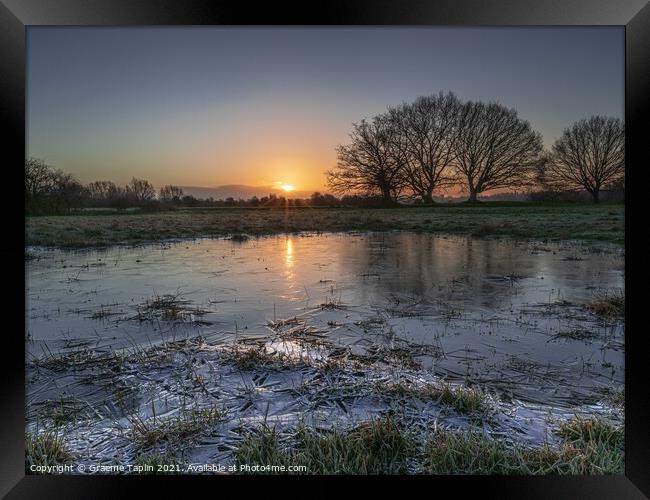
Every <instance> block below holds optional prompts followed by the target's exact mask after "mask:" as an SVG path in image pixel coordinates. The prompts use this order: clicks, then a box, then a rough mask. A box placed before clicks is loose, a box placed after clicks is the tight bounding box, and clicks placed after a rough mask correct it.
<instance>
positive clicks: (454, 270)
mask: <svg viewBox="0 0 650 500" xmlns="http://www.w3.org/2000/svg"><path fill="white" fill-rule="evenodd" d="M356 240H357V241H356V242H355V244H343V245H341V246H340V252H341V260H342V261H343V262H345V263H346V264H347V265H348V266H350V267H349V269H347V271H348V272H349V273H350V274H351V275H352V276H359V279H360V280H361V284H360V285H359V286H358V287H357V293H358V294H359V298H360V299H361V300H362V301H363V302H367V303H378V302H383V301H385V299H386V298H387V297H389V296H390V295H391V294H397V295H407V296H413V297H417V298H423V299H425V300H427V301H436V300H442V301H454V302H459V301H462V302H465V303H468V304H474V305H476V306H480V307H489V308H495V307H499V306H500V305H502V304H503V303H504V302H505V301H509V300H510V298H511V296H512V294H513V293H515V292H518V291H520V290H518V285H517V283H516V280H517V279H518V278H535V277H538V276H540V275H541V274H543V275H545V281H543V282H540V286H542V287H544V288H552V287H560V288H566V289H567V291H568V290H570V289H576V288H579V289H584V287H587V286H596V287H616V286H621V280H620V277H619V276H618V275H617V274H616V273H611V272H609V270H610V269H611V268H612V267H614V264H613V263H614V262H615V260H613V257H612V256H604V255H600V254H585V255H584V257H583V260H566V255H565V252H561V253H560V252H558V253H555V254H554V253H553V252H552V251H549V252H542V253H539V254H534V253H532V252H531V251H530V246H529V245H528V244H525V243H521V242H519V243H516V242H512V241H507V240H492V239H479V238H470V237H442V236H436V235H428V234H407V233H405V234H377V235H368V236H364V237H362V238H358V239H356ZM510 278H513V280H511V279H510Z"/></svg>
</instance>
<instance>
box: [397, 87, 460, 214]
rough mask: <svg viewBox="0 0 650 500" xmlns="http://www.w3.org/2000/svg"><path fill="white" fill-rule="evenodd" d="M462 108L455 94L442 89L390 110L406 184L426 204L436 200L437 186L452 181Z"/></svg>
mask: <svg viewBox="0 0 650 500" xmlns="http://www.w3.org/2000/svg"><path fill="white" fill-rule="evenodd" d="M459 107H460V101H459V100H458V98H457V97H456V96H455V95H454V94H453V93H451V92H449V93H448V94H443V93H442V92H441V93H439V94H438V95H432V96H428V97H419V98H418V99H416V100H415V102H413V103H412V104H402V105H401V106H399V107H396V108H391V109H390V110H389V116H390V119H391V121H392V123H393V126H394V127H395V128H396V130H397V132H398V133H397V135H396V136H395V138H396V141H397V142H396V147H397V148H399V149H400V150H401V157H402V158H403V160H404V176H405V180H406V183H407V185H408V187H409V188H410V190H411V191H412V192H413V194H414V195H416V196H419V197H420V198H421V199H422V201H424V202H425V203H433V191H434V190H435V189H436V188H438V187H441V186H445V185H449V184H450V183H451V182H452V177H451V175H450V169H449V165H450V161H451V158H452V155H453V149H452V140H453V132H454V127H455V123H456V119H457V117H458V109H459Z"/></svg>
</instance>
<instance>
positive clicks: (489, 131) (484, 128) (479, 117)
mask: <svg viewBox="0 0 650 500" xmlns="http://www.w3.org/2000/svg"><path fill="white" fill-rule="evenodd" d="M453 144H454V166H455V168H456V171H457V174H458V175H459V177H460V178H462V179H464V180H465V181H466V183H467V188H468V190H469V200H468V201H470V202H475V201H477V195H478V194H480V193H482V192H484V191H487V190H490V189H495V188H509V187H519V186H525V185H529V184H531V183H533V182H534V178H535V174H536V168H537V166H538V165H539V162H540V155H541V152H542V148H543V145H542V136H541V135H540V134H539V133H537V132H535V131H534V130H532V128H531V126H530V124H529V123H528V122H527V121H525V120H522V119H521V118H519V117H518V116H517V112H516V111H515V110H514V109H508V108H506V107H505V106H502V105H500V104H497V103H489V104H485V103H483V102H471V101H470V102H467V103H465V104H463V105H462V106H461V107H460V110H459V115H458V123H457V128H456V133H455V134H454V141H453Z"/></svg>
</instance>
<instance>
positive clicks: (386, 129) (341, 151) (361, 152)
mask: <svg viewBox="0 0 650 500" xmlns="http://www.w3.org/2000/svg"><path fill="white" fill-rule="evenodd" d="M398 133H399V132H398V131H397V130H396V128H395V127H394V126H393V124H392V123H391V121H390V120H389V119H388V117H387V115H380V116H376V117H374V118H373V119H372V120H371V121H370V122H368V121H366V120H362V121H361V122H360V123H355V124H354V125H353V130H352V132H351V133H350V143H349V144H345V145H340V146H338V148H337V157H338V161H337V165H336V167H335V168H334V169H333V170H330V171H328V172H327V173H326V175H327V182H328V185H329V187H330V188H331V189H332V190H333V191H334V192H337V193H344V192H363V193H366V194H375V193H380V194H381V196H382V198H383V202H384V204H385V205H392V204H394V203H396V202H397V198H398V196H399V194H400V192H401V190H402V188H403V186H404V178H403V175H402V162H401V160H400V157H399V150H397V148H396V147H395V144H396V142H397V134H398Z"/></svg>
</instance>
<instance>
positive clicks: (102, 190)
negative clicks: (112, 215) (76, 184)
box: [86, 181, 118, 203]
mask: <svg viewBox="0 0 650 500" xmlns="http://www.w3.org/2000/svg"><path fill="white" fill-rule="evenodd" d="M117 189H118V187H117V186H116V185H115V183H114V182H112V181H93V182H91V183H89V184H88V185H87V186H86V190H87V191H88V196H90V199H91V200H92V201H93V202H99V203H108V202H109V201H110V199H111V196H112V195H113V194H114V193H115V192H116V191H117Z"/></svg>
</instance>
